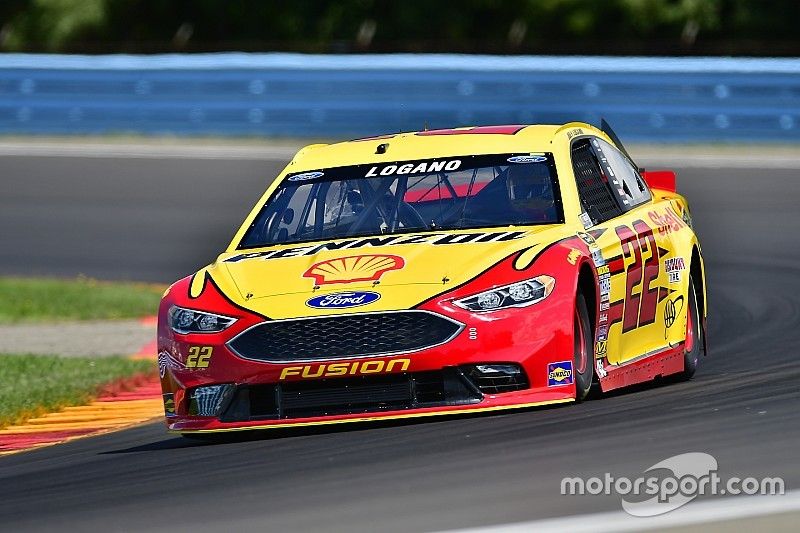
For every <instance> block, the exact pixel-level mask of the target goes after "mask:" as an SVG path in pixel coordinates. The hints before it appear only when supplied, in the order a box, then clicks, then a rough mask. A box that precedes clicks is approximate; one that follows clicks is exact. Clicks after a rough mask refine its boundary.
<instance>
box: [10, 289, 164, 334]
mask: <svg viewBox="0 0 800 533" xmlns="http://www.w3.org/2000/svg"><path fill="white" fill-rule="evenodd" d="M163 290H164V288H163V287H158V286H156V285H148V284H144V283H110V282H103V281H96V280H93V279H88V278H77V279H70V280H64V279H37V278H0V324H3V323H4V324H9V323H14V322H42V321H63V320H92V319H119V318H138V317H142V316H146V315H154V314H156V313H157V312H158V302H159V300H160V299H161V294H162V293H163Z"/></svg>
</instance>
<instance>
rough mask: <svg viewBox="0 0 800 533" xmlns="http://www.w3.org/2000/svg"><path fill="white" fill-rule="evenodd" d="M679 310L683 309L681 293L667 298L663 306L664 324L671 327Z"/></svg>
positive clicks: (679, 312)
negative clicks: (673, 297)
mask: <svg viewBox="0 0 800 533" xmlns="http://www.w3.org/2000/svg"><path fill="white" fill-rule="evenodd" d="M681 311H683V295H680V296H678V297H677V298H675V299H673V300H667V303H666V305H665V306H664V326H666V327H667V328H671V327H672V325H673V324H674V323H675V320H676V319H677V318H678V315H680V314H681Z"/></svg>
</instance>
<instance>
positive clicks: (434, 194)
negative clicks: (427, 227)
mask: <svg viewBox="0 0 800 533" xmlns="http://www.w3.org/2000/svg"><path fill="white" fill-rule="evenodd" d="M488 184H489V182H481V183H473V184H472V190H471V191H470V187H469V183H461V184H459V185H453V190H455V192H456V196H457V197H458V198H463V197H465V196H466V195H467V192H468V191H469V193H470V196H475V195H476V194H478V193H479V192H481V190H482V189H483V188H484V187H486V185H488ZM451 198H453V195H452V194H451V193H450V189H448V188H447V187H445V186H444V185H442V186H441V187H435V188H433V189H429V188H427V187H423V188H421V189H415V190H413V191H408V192H406V194H405V195H404V196H403V200H405V201H406V202H409V203H415V202H435V201H437V200H449V199H451Z"/></svg>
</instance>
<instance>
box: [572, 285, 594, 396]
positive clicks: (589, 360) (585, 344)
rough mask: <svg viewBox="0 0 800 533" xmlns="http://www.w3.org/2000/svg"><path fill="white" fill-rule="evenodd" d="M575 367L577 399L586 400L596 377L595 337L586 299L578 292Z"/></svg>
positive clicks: (576, 298)
mask: <svg viewBox="0 0 800 533" xmlns="http://www.w3.org/2000/svg"><path fill="white" fill-rule="evenodd" d="M573 323H574V326H573V327H574V332H575V334H574V339H575V341H574V350H573V359H574V360H573V367H574V373H575V399H576V400H578V401H579V402H580V401H583V400H585V399H586V398H587V397H588V396H589V393H590V392H591V389H592V380H593V379H594V338H593V336H592V327H591V323H590V321H589V310H588V308H587V307H586V299H585V298H584V297H583V294H581V293H578V295H577V296H576V297H575V318H574V320H573Z"/></svg>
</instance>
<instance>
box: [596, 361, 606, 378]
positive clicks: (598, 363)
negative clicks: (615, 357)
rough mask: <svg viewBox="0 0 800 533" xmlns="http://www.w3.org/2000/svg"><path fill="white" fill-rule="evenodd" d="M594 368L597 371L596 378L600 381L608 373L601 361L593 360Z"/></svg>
mask: <svg viewBox="0 0 800 533" xmlns="http://www.w3.org/2000/svg"><path fill="white" fill-rule="evenodd" d="M594 366H595V368H596V369H597V377H599V378H601V379H602V378H604V377H606V376H607V375H608V372H607V371H606V365H605V363H604V362H603V359H597V360H595V363H594Z"/></svg>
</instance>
